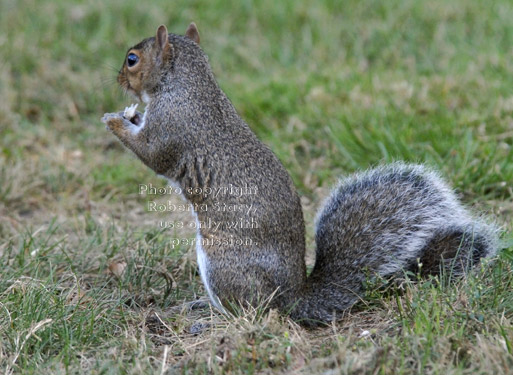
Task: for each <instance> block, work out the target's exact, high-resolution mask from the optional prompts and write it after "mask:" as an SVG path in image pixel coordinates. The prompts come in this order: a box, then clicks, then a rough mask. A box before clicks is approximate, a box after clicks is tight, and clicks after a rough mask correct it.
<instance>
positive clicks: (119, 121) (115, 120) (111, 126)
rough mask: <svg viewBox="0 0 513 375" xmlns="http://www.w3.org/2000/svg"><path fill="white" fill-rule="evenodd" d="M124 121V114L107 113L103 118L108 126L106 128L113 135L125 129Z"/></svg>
mask: <svg viewBox="0 0 513 375" xmlns="http://www.w3.org/2000/svg"><path fill="white" fill-rule="evenodd" d="M123 121H124V118H123V115H122V113H121V114H120V113H105V114H104V115H103V117H102V122H103V123H104V124H105V125H106V126H105V128H106V129H107V130H110V131H111V132H113V133H116V132H117V131H119V130H121V129H122V128H123V127H124V125H123Z"/></svg>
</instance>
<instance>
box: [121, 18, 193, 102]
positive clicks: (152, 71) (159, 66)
mask: <svg viewBox="0 0 513 375" xmlns="http://www.w3.org/2000/svg"><path fill="white" fill-rule="evenodd" d="M199 40H200V38H199V32H198V29H197V27H196V25H195V24H194V22H193V23H191V24H190V25H189V27H188V28H187V30H186V31H185V36H184V37H183V36H177V35H174V34H169V33H168V32H167V28H166V26H164V25H161V26H159V28H158V29H157V34H156V36H155V37H152V38H147V39H144V40H143V41H142V42H140V43H139V44H137V45H135V46H134V47H132V48H130V49H129V50H128V52H127V53H126V57H125V61H124V62H123V66H122V67H121V70H120V71H119V74H118V83H119V84H120V85H121V87H123V88H124V89H125V90H126V91H127V92H129V93H130V94H133V95H134V96H136V97H137V98H138V99H139V100H142V101H144V102H147V101H148V98H149V95H151V93H152V92H153V91H155V89H156V88H157V87H158V86H159V85H160V84H162V82H163V78H164V76H165V75H166V74H168V73H169V70H170V69H172V68H173V61H174V60H175V58H176V56H177V55H178V54H179V52H180V49H188V50H189V51H190V50H191V43H190V41H193V42H195V43H196V45H197V44H199ZM193 44H194V43H193ZM197 49H198V50H199V48H197Z"/></svg>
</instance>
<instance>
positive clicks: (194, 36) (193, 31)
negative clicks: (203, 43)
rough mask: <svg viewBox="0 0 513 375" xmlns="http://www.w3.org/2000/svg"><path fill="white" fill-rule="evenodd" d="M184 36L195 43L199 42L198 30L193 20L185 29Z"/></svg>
mask: <svg viewBox="0 0 513 375" xmlns="http://www.w3.org/2000/svg"><path fill="white" fill-rule="evenodd" d="M185 36H186V37H187V38H189V39H190V40H192V41H194V42H196V44H199V43H200V36H199V31H198V28H197V27H196V24H195V23H194V22H191V24H190V25H189V27H188V28H187V30H185Z"/></svg>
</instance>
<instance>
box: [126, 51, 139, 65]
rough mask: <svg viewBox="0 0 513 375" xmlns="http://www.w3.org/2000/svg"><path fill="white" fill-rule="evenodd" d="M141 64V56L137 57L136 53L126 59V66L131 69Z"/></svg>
mask: <svg viewBox="0 0 513 375" xmlns="http://www.w3.org/2000/svg"><path fill="white" fill-rule="evenodd" d="M138 62H139V56H137V55H136V54H135V53H130V54H128V57H127V58H126V64H127V65H128V67H129V68H131V67H133V66H134V65H135V64H137V63H138Z"/></svg>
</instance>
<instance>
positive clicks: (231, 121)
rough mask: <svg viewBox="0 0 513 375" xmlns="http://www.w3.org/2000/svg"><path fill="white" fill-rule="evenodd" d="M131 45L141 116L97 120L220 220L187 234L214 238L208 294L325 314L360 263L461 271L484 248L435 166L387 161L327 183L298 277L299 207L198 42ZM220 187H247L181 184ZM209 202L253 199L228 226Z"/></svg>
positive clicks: (355, 281)
mask: <svg viewBox="0 0 513 375" xmlns="http://www.w3.org/2000/svg"><path fill="white" fill-rule="evenodd" d="M193 31H194V30H193ZM196 33H197V30H196ZM189 34H191V33H189ZM191 35H192V37H193V39H194V40H196V39H197V40H199V34H197V35H198V36H197V38H196V37H195V36H196V35H195V33H192V34H191ZM131 50H132V51H133V50H136V51H138V52H140V53H141V68H140V71H139V70H137V69H135V70H134V72H129V71H128V69H127V67H126V63H125V64H124V65H123V68H122V69H121V71H120V75H119V77H118V81H119V82H120V84H121V85H122V86H123V87H124V88H125V89H126V90H127V91H129V92H131V93H132V94H134V95H135V96H137V97H138V98H143V97H145V96H146V97H149V99H150V100H149V103H147V107H146V110H145V113H144V121H143V123H144V126H143V127H141V128H140V130H138V131H137V132H134V131H133V128H134V124H133V123H132V122H130V120H128V119H125V118H123V117H122V115H121V114H106V115H105V116H104V118H103V121H104V122H105V123H106V124H107V126H108V128H109V130H111V131H112V132H113V133H114V134H115V135H116V136H117V137H118V138H119V139H120V140H121V142H123V144H124V145H125V146H126V147H127V148H128V149H130V150H132V151H133V152H134V153H135V154H136V155H137V156H138V157H139V158H140V159H141V160H142V161H143V163H145V164H146V165H147V166H148V167H150V168H152V169H153V170H154V171H155V172H156V173H158V174H160V175H163V176H165V177H167V178H168V179H170V180H171V181H174V182H175V183H176V184H178V185H179V186H180V187H181V188H182V189H183V191H184V192H186V193H185V194H184V196H185V198H186V199H187V200H188V201H189V202H190V203H193V204H195V203H196V204H202V205H204V207H207V210H206V212H205V211H199V210H198V211H197V212H196V215H197V219H198V221H200V222H208V220H211V221H214V222H220V223H222V224H221V225H220V227H219V228H218V229H217V230H213V229H211V228H207V227H204V228H201V229H200V230H199V233H198V238H199V239H201V240H203V241H205V240H212V242H216V243H204V244H202V250H203V252H204V255H205V256H206V259H204V260H205V261H206V263H205V265H204V269H203V270H202V276H203V278H204V279H205V280H206V282H207V283H208V287H209V288H210V289H209V291H210V292H212V293H213V294H215V298H216V301H215V302H216V303H218V302H220V303H222V304H223V305H224V306H227V305H228V303H227V302H231V301H235V302H239V303H251V304H256V303H259V302H260V301H262V300H265V299H266V298H268V297H269V296H272V295H273V294H274V293H275V294H274V297H273V299H272V302H271V306H275V307H278V308H279V309H281V310H282V311H286V312H289V313H290V314H291V316H292V317H293V318H294V319H297V320H300V321H303V322H313V321H321V322H325V321H330V320H332V319H334V318H336V316H337V314H339V313H340V312H341V311H343V310H344V309H347V308H349V307H350V306H351V305H352V304H353V303H355V302H356V301H357V299H358V298H359V297H360V296H361V294H362V291H363V282H364V279H365V272H374V273H377V274H379V275H382V276H394V275H396V274H398V273H400V272H402V271H403V270H404V269H410V268H413V267H416V266H417V260H419V259H420V260H421V261H422V259H426V261H427V264H428V265H429V268H430V269H429V270H428V272H430V273H437V272H438V271H439V270H440V266H441V265H442V266H445V267H449V268H451V269H453V270H454V271H455V272H457V273H461V272H463V271H465V270H466V269H467V268H468V266H469V265H472V264H474V263H476V262H477V261H478V260H479V258H480V257H483V256H490V255H493V254H494V253H495V250H496V233H495V231H494V229H493V227H490V226H488V225H487V224H485V223H483V222H481V221H479V220H476V219H473V218H472V217H471V216H470V214H469V213H468V212H467V211H466V210H465V209H464V208H463V207H462V206H461V205H460V204H459V203H458V200H457V199H456V197H455V196H454V194H453V192H452V190H451V189H450V188H448V187H447V186H446V184H445V183H444V182H443V181H442V180H441V179H440V178H439V177H438V176H437V175H436V174H435V173H433V172H431V171H429V170H427V169H426V168H424V167H421V166H414V165H407V164H401V163H396V164H393V165H390V166H385V167H380V168H376V169H373V170H370V171H368V172H365V173H361V174H357V175H355V176H352V177H349V178H346V179H344V180H342V181H341V183H340V185H339V186H338V187H337V188H336V189H335V190H334V192H333V194H332V196H331V197H330V198H329V199H328V200H327V202H326V203H325V205H324V208H323V210H322V211H321V213H320V215H319V217H318V219H317V231H316V241H317V261H316V265H315V268H314V270H313V272H312V274H311V276H310V277H309V278H308V280H307V277H306V267H305V262H304V255H305V240H304V233H305V228H304V222H303V214H302V211H301V205H300V201H299V197H298V195H297V193H296V190H295V188H294V186H293V183H292V180H291V178H290V177H289V175H288V173H287V172H286V170H285V169H284V167H283V166H282V164H281V163H280V161H279V160H278V159H277V157H276V156H275V155H274V154H273V153H272V152H271V150H270V149H269V148H268V147H267V146H265V145H264V144H263V143H262V142H260V141H259V140H258V139H257V138H256V136H255V135H254V133H253V132H252V131H251V130H250V128H249V127H248V125H247V124H246V123H245V122H244V121H243V120H242V119H241V118H240V117H239V116H238V114H237V112H236V110H235V108H234V107H233V105H232V104H231V102H230V101H229V100H228V98H227V97H226V95H225V94H224V93H223V92H222V90H221V89H220V88H219V86H218V85H217V83H216V80H215V78H214V76H213V74H212V71H211V69H210V66H209V64H208V61H207V57H206V56H205V54H204V53H203V51H202V50H201V48H200V47H199V46H198V45H197V44H196V43H195V42H194V41H193V40H191V39H190V38H187V37H184V36H179V35H174V34H169V46H164V48H160V47H159V46H157V44H156V43H155V38H148V39H145V40H143V41H142V42H141V43H139V44H138V45H137V46H135V47H133V48H132V49H130V50H129V51H131ZM138 69H139V68H138ZM138 116H142V115H141V114H138ZM139 118H140V117H139ZM131 129H132V130H131ZM230 185H232V186H237V187H241V188H242V187H250V188H254V189H256V194H248V195H242V196H237V195H234V194H225V195H221V196H218V197H214V196H206V197H205V196H201V195H195V194H190V193H188V191H190V189H194V188H201V189H203V191H204V189H205V188H212V189H218V188H223V187H227V186H230ZM217 204H225V205H227V206H229V207H235V206H242V205H252V206H253V207H254V208H255V210H256V211H255V212H254V213H252V218H253V219H254V221H255V222H257V224H258V227H257V228H246V229H240V228H230V227H229V225H228V224H227V223H230V222H234V221H237V220H239V219H240V217H241V216H243V215H242V214H241V213H239V212H233V211H232V212H230V211H224V212H221V211H216V209H215V207H216V205H217ZM244 218H246V219H248V217H244ZM462 238H463V240H462ZM474 238H476V239H478V241H475V242H476V244H477V245H476V244H475V243H474V241H473V240H472V239H474ZM248 240H249V241H250V244H249V245H248V244H247V243H248ZM237 241H242V242H243V243H244V245H237V244H236V243H237ZM447 243H448V244H449V245H450V248H449V249H446V246H445V245H446V244H447ZM455 244H456V245H455ZM459 244H461V246H459ZM432 249H436V251H437V254H431V250H432ZM200 250H201V249H200Z"/></svg>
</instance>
